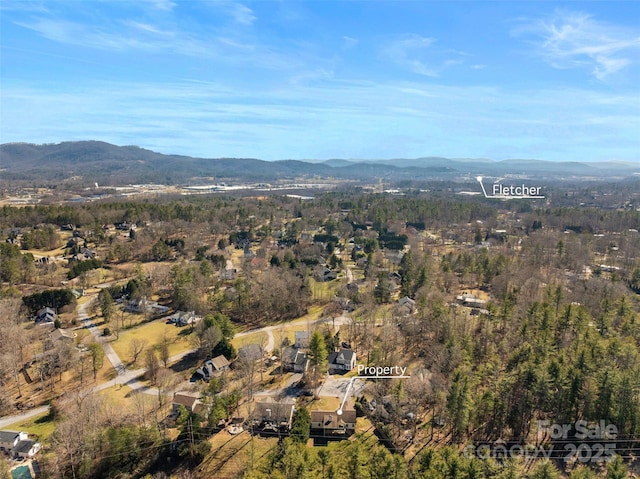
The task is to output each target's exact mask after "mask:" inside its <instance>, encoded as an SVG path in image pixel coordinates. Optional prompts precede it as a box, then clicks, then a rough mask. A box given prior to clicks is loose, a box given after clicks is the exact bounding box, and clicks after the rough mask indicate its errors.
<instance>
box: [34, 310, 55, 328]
mask: <svg viewBox="0 0 640 479" xmlns="http://www.w3.org/2000/svg"><path fill="white" fill-rule="evenodd" d="M57 318H58V315H57V314H56V312H55V311H54V310H53V309H51V308H49V307H47V308H42V309H41V310H40V311H38V314H37V315H36V317H35V318H33V320H34V321H35V323H36V324H53V323H54V321H55V320H56V319H57Z"/></svg>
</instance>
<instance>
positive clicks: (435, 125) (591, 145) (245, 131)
mask: <svg viewBox="0 0 640 479" xmlns="http://www.w3.org/2000/svg"><path fill="white" fill-rule="evenodd" d="M318 76H319V77H320V78H317V79H315V80H314V81H311V82H310V81H301V82H298V83H288V84H287V85H286V87H282V88H268V87H264V86H262V87H256V88H255V89H253V90H247V89H244V88H242V87H238V86H234V85H232V84H229V83H227V84H225V83H214V82H201V81H189V80H183V81H181V82H174V83H164V84H163V83H131V82H123V83H93V84H85V85H84V87H83V88H82V89H81V90H79V91H74V92H73V93H66V92H65V91H64V90H63V89H61V90H60V91H56V89H54V88H32V87H28V86H25V85H22V84H17V83H16V84H6V85H3V89H2V104H3V109H2V112H1V115H2V118H1V120H2V123H3V125H6V127H4V128H3V141H34V142H55V141H60V140H64V139H69V138H70V136H72V137H73V138H75V139H89V138H96V139H104V140H106V141H110V142H113V143H116V144H131V143H134V144H140V145H141V146H149V147H154V148H157V149H160V150H161V151H165V152H174V153H184V154H191V155H197V156H205V157H212V156H244V157H259V158H263V159H282V158H305V157H306V158H312V157H316V158H317V157H329V156H342V157H358V156H360V157H370V158H371V157H397V156H408V157H418V156H424V155H430V154H434V155H442V156H458V157H480V156H489V157H494V158H497V159H501V158H506V157H518V156H520V157H537V158H541V159H551V160H559V159H574V160H581V159H587V160H595V159H607V158H610V157H613V156H615V157H618V158H621V159H627V160H637V156H636V152H637V151H638V148H640V142H639V140H638V139H637V135H635V136H634V134H633V132H634V131H635V132H637V130H638V128H640V119H639V117H638V114H637V113H638V112H637V107H636V106H635V104H634V101H635V100H634V99H635V98H636V95H635V94H634V93H629V94H626V95H622V94H617V95H610V94H604V93H597V92H595V91H593V90H589V89H547V90H540V89H535V90H529V91H527V90H522V91H516V90H507V89H504V88H498V87H480V86H468V85H466V86H445V85H437V84H428V85H425V83H424V82H393V83H375V82H371V81H367V82H365V81H360V82H344V81H339V80H335V79H333V78H330V72H323V71H318ZM323 76H327V77H326V78H322V77H323ZM61 88H62V87H61ZM9 118H10V119H11V121H9V120H8V119H9ZM61 118H62V119H64V121H60V119H61ZM400 136H401V137H402V141H400V140H399V138H400ZM291 138H295V139H296V140H295V142H292V141H291ZM319 138H322V141H319V140H318V139H319ZM494 148H497V149H494Z"/></svg>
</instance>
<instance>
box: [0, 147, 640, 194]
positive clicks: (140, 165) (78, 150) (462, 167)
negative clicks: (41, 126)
mask: <svg viewBox="0 0 640 479" xmlns="http://www.w3.org/2000/svg"><path fill="white" fill-rule="evenodd" d="M633 174H635V175H638V174H640V163H624V162H599V163H581V162H552V161H541V160H516V159H514V160H503V161H494V160H489V159H450V158H440V157H426V158H415V159H390V160H344V159H332V160H326V161H318V160H305V161H299V160H283V161H263V160H258V159H251V158H215V159H214V158H209V159H207V158H193V157H190V156H180V155H164V154H161V153H157V152H154V151H151V150H146V149H144V148H140V147H137V146H116V145H112V144H109V143H105V142H102V141H74V142H63V143H58V144H45V145H35V144H30V143H5V144H2V145H0V179H4V180H8V181H20V180H22V181H31V182H33V181H35V182H45V183H48V182H62V181H69V180H70V179H72V180H75V181H80V182H82V183H86V184H93V183H94V182H98V183H100V184H101V185H105V186H107V185H122V184H136V183H161V184H175V185H178V184H180V185H184V184H198V183H205V182H211V181H212V180H215V181H235V182H239V181H248V182H274V181H278V180H303V179H306V180H309V179H316V180H318V179H343V180H355V181H363V182H371V181H378V180H382V181H385V182H390V183H394V182H407V181H430V180H463V179H467V180H468V179H472V178H473V177H474V176H476V175H483V176H493V177H502V176H513V175H522V176H523V177H529V178H532V179H536V180H540V179H558V180H559V179H563V178H576V179H577V178H602V179H606V178H612V179H613V178H618V179H620V178H625V177H629V176H630V175H633Z"/></svg>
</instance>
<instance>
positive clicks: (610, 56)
mask: <svg viewBox="0 0 640 479" xmlns="http://www.w3.org/2000/svg"><path fill="white" fill-rule="evenodd" d="M513 33H514V34H515V35H517V36H527V35H531V36H533V37H534V43H535V44H536V46H537V47H538V49H539V52H540V54H541V55H542V56H543V58H544V59H545V60H546V61H547V62H548V63H549V64H550V65H552V66H553V67H555V68H559V69H566V68H589V69H590V70H591V74H592V75H593V76H595V77H596V78H597V79H599V80H604V79H605V78H607V77H609V76H610V75H613V74H615V73H617V72H619V71H621V70H622V69H624V68H626V67H628V66H629V65H631V64H632V63H633V61H634V60H635V59H637V57H638V54H639V53H640V31H639V30H637V29H636V30H632V29H629V28H626V27H621V26H617V25H611V24H608V23H605V22H600V21H597V20H595V19H594V18H593V17H592V16H591V15H588V14H586V13H581V12H567V11H561V10H558V11H556V12H555V13H554V14H553V15H552V16H550V17H548V18H544V19H538V20H535V21H529V22H527V23H525V24H523V25H521V26H520V27H518V28H517V29H515V30H514V31H513Z"/></svg>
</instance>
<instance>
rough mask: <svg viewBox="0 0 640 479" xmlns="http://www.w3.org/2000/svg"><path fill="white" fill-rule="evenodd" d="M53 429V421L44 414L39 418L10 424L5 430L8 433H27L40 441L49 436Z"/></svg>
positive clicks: (54, 425)
mask: <svg viewBox="0 0 640 479" xmlns="http://www.w3.org/2000/svg"><path fill="white" fill-rule="evenodd" d="M55 427H56V424H55V421H53V420H51V419H50V417H49V413H48V412H45V413H43V414H40V415H39V416H34V417H32V418H29V419H26V420H24V421H21V422H16V423H14V424H10V425H9V426H7V427H5V429H6V430H8V431H24V432H28V433H29V434H30V435H31V436H36V437H37V438H38V440H39V441H42V440H44V439H47V438H48V437H49V436H51V434H52V433H53V430H54V429H55Z"/></svg>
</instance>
